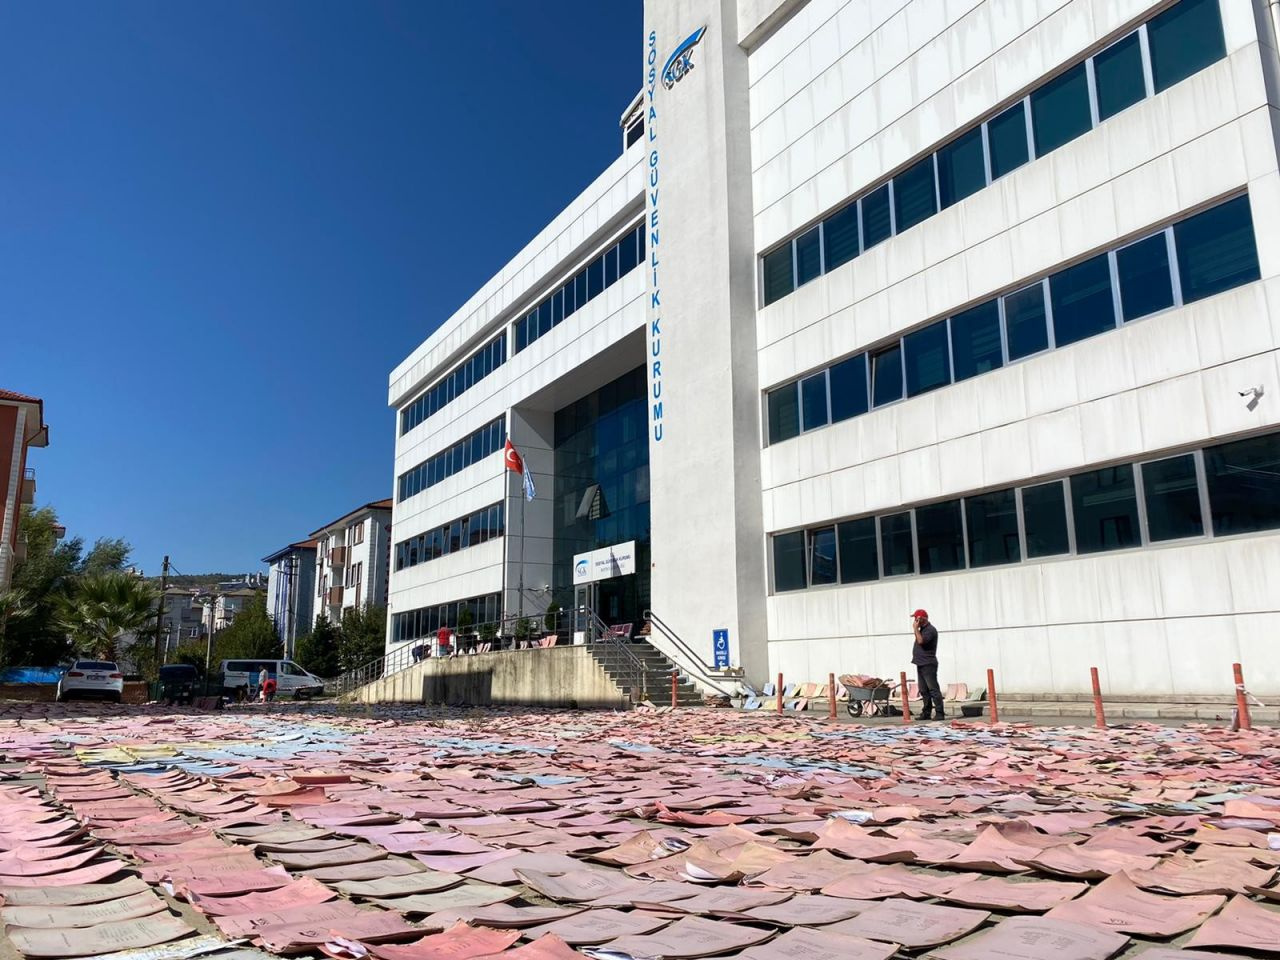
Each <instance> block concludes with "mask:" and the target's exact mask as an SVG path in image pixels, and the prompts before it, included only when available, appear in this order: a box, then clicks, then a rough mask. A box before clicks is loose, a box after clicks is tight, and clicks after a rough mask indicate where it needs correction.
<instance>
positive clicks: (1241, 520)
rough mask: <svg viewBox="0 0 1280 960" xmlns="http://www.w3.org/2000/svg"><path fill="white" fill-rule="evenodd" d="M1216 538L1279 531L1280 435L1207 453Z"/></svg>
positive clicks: (1222, 445)
mask: <svg viewBox="0 0 1280 960" xmlns="http://www.w3.org/2000/svg"><path fill="white" fill-rule="evenodd" d="M1204 470H1205V477H1206V479H1207V481H1208V487H1209V510H1210V515H1211V516H1212V518H1213V532H1214V535H1215V536H1223V535H1225V534H1231V533H1254V532H1257V531H1260V530H1275V529H1277V528H1280V434H1275V433H1272V434H1268V435H1267V436H1264V437H1251V438H1250V439H1248V440H1237V441H1235V442H1234V443H1224V444H1221V445H1219V446H1216V447H1210V448H1209V449H1207V450H1206V451H1205V452H1204Z"/></svg>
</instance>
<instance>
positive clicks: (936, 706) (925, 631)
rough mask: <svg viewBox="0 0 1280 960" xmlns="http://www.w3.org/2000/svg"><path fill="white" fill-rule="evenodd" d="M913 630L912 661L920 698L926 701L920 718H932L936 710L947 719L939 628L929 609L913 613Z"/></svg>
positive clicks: (940, 718)
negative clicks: (940, 679) (941, 682)
mask: <svg viewBox="0 0 1280 960" xmlns="http://www.w3.org/2000/svg"><path fill="white" fill-rule="evenodd" d="M911 630H912V632H913V633H914V634H915V642H914V643H912V645H911V662H912V663H913V664H915V667H916V680H917V681H918V682H919V684H920V699H922V700H923V701H924V710H923V711H921V713H920V719H921V720H932V719H933V718H934V714H935V712H936V714H937V717H938V719H939V720H945V719H947V718H946V713H945V711H944V710H943V706H942V688H941V687H939V686H938V628H937V627H935V626H934V625H933V624H932V623H930V622H929V613H928V611H926V610H917V611H916V612H915V613H913V614H912V615H911Z"/></svg>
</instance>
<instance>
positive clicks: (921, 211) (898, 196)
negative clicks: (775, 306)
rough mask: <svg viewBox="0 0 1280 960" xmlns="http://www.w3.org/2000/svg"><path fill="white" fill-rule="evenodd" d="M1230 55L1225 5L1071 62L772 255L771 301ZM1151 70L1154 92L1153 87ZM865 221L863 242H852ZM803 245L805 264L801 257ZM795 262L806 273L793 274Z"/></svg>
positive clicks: (1154, 24) (1187, 13) (1196, 1)
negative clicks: (1224, 24) (1149, 86)
mask: <svg viewBox="0 0 1280 960" xmlns="http://www.w3.org/2000/svg"><path fill="white" fill-rule="evenodd" d="M1144 36H1145V37H1146V38H1147V41H1148V42H1147V44H1146V46H1145V47H1144V43H1143V37H1144ZM1146 47H1149V50H1150V54H1149V57H1148V51H1147V49H1146ZM1225 56H1226V45H1225V42H1224V40H1223V32H1222V21H1221V17H1220V15H1219V11H1218V0H1181V2H1179V3H1177V4H1175V5H1174V6H1172V7H1170V8H1168V9H1166V10H1165V11H1163V12H1162V13H1160V14H1159V15H1158V16H1156V17H1155V18H1154V19H1152V20H1151V21H1150V22H1148V23H1146V24H1142V25H1140V26H1139V27H1138V28H1137V29H1135V30H1131V31H1130V32H1129V33H1128V34H1125V35H1123V36H1121V37H1120V38H1118V39H1117V40H1116V41H1115V42H1114V43H1112V44H1111V45H1110V46H1108V47H1106V48H1105V49H1103V50H1101V51H1099V52H1098V53H1097V54H1095V55H1094V56H1092V57H1085V58H1082V59H1081V60H1079V61H1077V62H1075V63H1072V64H1068V65H1067V66H1066V68H1065V69H1064V70H1063V71H1061V72H1060V73H1058V74H1056V75H1055V76H1053V77H1052V78H1050V79H1049V80H1046V81H1045V82H1044V83H1042V84H1040V86H1039V87H1037V88H1036V89H1034V90H1032V91H1031V93H1030V94H1029V95H1027V96H1026V97H1024V98H1022V99H1019V100H1018V101H1017V102H1015V103H1013V104H1010V105H1008V106H1007V107H1003V108H996V109H995V110H993V111H992V112H991V114H990V115H989V116H988V117H987V119H986V120H985V121H980V122H979V123H977V124H975V125H974V126H973V127H970V128H969V129H967V130H962V131H959V132H958V134H957V135H956V136H955V137H954V138H953V139H952V140H951V141H950V142H949V143H947V144H945V145H944V146H942V147H940V148H938V149H937V150H936V151H931V152H930V153H928V154H926V155H925V156H923V157H918V158H916V159H915V160H914V161H912V162H911V163H910V164H909V165H908V166H907V167H905V168H904V169H903V170H901V171H900V172H899V173H897V174H896V175H895V176H893V177H892V178H890V179H889V180H887V181H885V182H884V183H881V184H878V185H876V186H875V187H874V188H872V189H869V190H866V191H865V192H864V193H863V194H862V195H861V196H859V197H853V198H850V199H849V200H848V201H845V202H843V203H842V204H841V207H840V209H839V210H837V211H836V212H834V213H832V214H831V215H830V216H828V217H827V218H826V219H825V220H824V221H823V230H822V232H821V233H820V234H814V233H813V230H810V231H806V232H804V233H803V235H802V236H800V237H793V238H791V239H789V240H788V241H787V242H785V243H783V244H782V245H781V246H780V247H779V248H778V250H775V251H773V252H771V253H769V254H766V255H765V256H764V258H763V259H764V260H765V261H766V263H765V264H764V267H763V270H762V274H763V285H762V290H761V299H762V301H763V303H764V304H766V305H767V304H770V303H773V302H775V301H776V300H778V299H779V298H781V297H784V296H786V295H787V294H788V293H790V292H791V291H793V290H794V289H795V288H796V287H797V286H800V285H801V284H803V283H805V282H807V281H808V280H811V279H813V277H815V276H817V275H818V273H825V272H826V271H828V270H834V269H835V268H836V267H838V266H840V265H841V264H844V263H848V262H849V261H850V260H852V259H853V258H854V257H856V256H857V255H858V253H859V252H860V251H863V250H869V249H870V248H871V247H873V246H875V245H876V244H878V243H882V242H883V241H885V240H887V239H888V238H889V237H891V236H893V235H895V234H898V233H901V232H902V231H903V230H909V229H910V228H911V227H913V226H915V225H916V224H918V223H921V222H922V221H924V220H927V219H928V218H929V217H931V216H933V215H934V214H936V213H937V212H938V210H939V208H942V209H945V208H947V207H949V206H952V205H953V204H955V203H958V202H959V201H960V200H962V199H964V198H965V197H967V196H970V195H971V194H973V193H976V192H977V191H979V190H981V189H982V188H983V187H985V186H987V184H989V183H993V182H994V181H996V180H998V179H1000V178H1001V177H1003V176H1004V175H1005V174H1008V173H1011V172H1012V171H1014V170H1016V169H1017V168H1018V167H1020V166H1022V165H1023V164H1025V163H1027V162H1029V161H1030V160H1032V159H1035V158H1038V157H1043V156H1045V155H1046V154H1048V153H1050V152H1052V151H1053V150H1056V149H1058V148H1059V147H1061V146H1063V145H1065V144H1067V143H1069V142H1071V141H1072V140H1074V139H1076V138H1077V137H1079V136H1081V135H1082V134H1084V133H1087V132H1088V131H1089V130H1090V129H1091V128H1092V127H1093V126H1094V124H1095V123H1101V122H1103V121H1105V120H1108V119H1109V118H1111V117H1113V116H1115V115H1116V114H1118V113H1120V112H1121V111H1123V110H1125V109H1127V108H1128V107H1130V106H1132V105H1134V104H1135V103H1137V102H1139V101H1140V100H1143V99H1145V98H1146V97H1147V95H1148V94H1149V93H1152V92H1154V93H1159V92H1160V91H1161V90H1164V89H1166V88H1167V87H1169V86H1172V85H1173V84H1175V83H1177V82H1178V81H1180V80H1183V79H1185V78H1186V77H1189V76H1191V75H1192V74H1194V73H1197V72H1198V71H1200V70H1203V69H1204V68H1206V67H1208V66H1210V65H1211V64H1213V63H1216V62H1217V61H1219V60H1221V59H1222V58H1223V57H1225ZM1148 72H1150V74H1151V75H1152V76H1153V77H1154V80H1155V84H1154V90H1148V89H1147V75H1148ZM1028 105H1029V108H1030V109H1029V110H1028ZM1033 141H1034V148H1033V147H1032V142H1033ZM859 219H860V220H861V224H860V225H861V233H862V238H861V243H860V244H859V243H855V242H853V232H854V231H855V230H856V229H857V227H858V220H859ZM833 228H838V229H833ZM814 229H816V228H814ZM802 247H803V252H804V254H805V258H804V259H803V261H801V259H800V257H799V256H798V254H800V253H801V248H802ZM793 256H795V262H796V264H797V265H798V266H799V270H798V272H797V271H795V270H793V269H792V264H793ZM815 269H816V270H817V273H815V272H814V271H815ZM797 273H798V277H799V279H797Z"/></svg>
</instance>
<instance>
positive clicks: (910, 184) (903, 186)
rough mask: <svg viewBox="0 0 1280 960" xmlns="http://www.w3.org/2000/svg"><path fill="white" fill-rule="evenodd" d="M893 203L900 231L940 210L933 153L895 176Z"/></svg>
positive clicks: (898, 230)
mask: <svg viewBox="0 0 1280 960" xmlns="http://www.w3.org/2000/svg"><path fill="white" fill-rule="evenodd" d="M893 203H894V206H895V208H896V214H897V221H896V226H897V232H898V233H901V232H902V231H903V230H906V229H908V228H909V227H914V226H915V225H916V224H917V223H919V222H920V221H921V220H927V219H928V218H929V217H932V216H933V215H934V214H935V213H937V212H938V198H937V193H936V192H935V188H934V183H933V156H932V154H931V155H929V156H927V157H925V158H924V159H923V160H921V161H920V162H919V163H917V164H916V165H915V166H913V167H911V168H910V169H907V170H904V171H903V172H902V173H900V174H898V175H897V176H896V177H894V178H893Z"/></svg>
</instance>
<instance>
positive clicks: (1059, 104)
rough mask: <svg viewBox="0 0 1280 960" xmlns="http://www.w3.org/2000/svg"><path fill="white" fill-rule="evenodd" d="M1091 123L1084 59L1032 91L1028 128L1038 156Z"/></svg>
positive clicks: (1086, 128) (1082, 132)
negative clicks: (1032, 136)
mask: <svg viewBox="0 0 1280 960" xmlns="http://www.w3.org/2000/svg"><path fill="white" fill-rule="evenodd" d="M1092 127H1093V119H1092V112H1091V109H1090V106H1089V77H1088V73H1087V70H1086V68H1085V65H1084V64H1083V63H1081V64H1078V65H1076V66H1074V67H1072V68H1071V69H1070V70H1068V71H1067V72H1066V73H1063V74H1060V75H1059V76H1057V77H1055V78H1054V79H1052V80H1050V81H1049V82H1048V83H1046V84H1045V85H1044V86H1042V87H1041V88H1040V89H1039V90H1036V91H1035V92H1034V93H1032V94H1031V129H1032V132H1033V133H1034V135H1035V144H1036V156H1037V157H1043V156H1044V155H1045V154H1046V153H1050V152H1051V151H1054V150H1057V149H1058V148H1059V147H1061V146H1063V145H1064V144H1068V143H1070V142H1071V141H1072V140H1074V139H1075V138H1076V137H1079V136H1082V135H1083V134H1086V133H1088V132H1089V130H1090V129H1091V128H1092Z"/></svg>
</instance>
